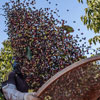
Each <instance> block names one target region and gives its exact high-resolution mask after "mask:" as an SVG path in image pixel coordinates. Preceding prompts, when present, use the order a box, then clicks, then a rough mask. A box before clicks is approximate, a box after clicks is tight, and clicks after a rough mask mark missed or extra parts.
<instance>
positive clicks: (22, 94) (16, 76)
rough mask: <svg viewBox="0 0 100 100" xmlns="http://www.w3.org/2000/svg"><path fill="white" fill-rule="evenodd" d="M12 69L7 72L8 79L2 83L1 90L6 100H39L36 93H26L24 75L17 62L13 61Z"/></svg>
mask: <svg viewBox="0 0 100 100" xmlns="http://www.w3.org/2000/svg"><path fill="white" fill-rule="evenodd" d="M13 68H14V70H13V71H12V72H11V73H10V74H9V76H8V80H7V81H5V82H3V83H2V92H3V94H4V96H5V99H6V100H40V99H39V98H37V96H36V93H35V92H33V93H28V85H27V83H26V82H25V78H26V76H24V75H22V73H21V72H20V68H19V64H18V63H17V62H16V61H15V62H14V64H13Z"/></svg>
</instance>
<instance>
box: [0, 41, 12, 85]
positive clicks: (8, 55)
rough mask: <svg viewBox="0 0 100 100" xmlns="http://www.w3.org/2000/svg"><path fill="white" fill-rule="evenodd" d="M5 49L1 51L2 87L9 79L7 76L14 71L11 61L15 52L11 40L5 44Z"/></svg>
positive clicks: (0, 80)
mask: <svg viewBox="0 0 100 100" xmlns="http://www.w3.org/2000/svg"><path fill="white" fill-rule="evenodd" d="M3 46H4V47H3V48H1V51H0V86H1V82H2V81H4V80H5V79H6V78H7V77H6V76H7V74H8V73H9V72H10V71H11V70H12V67H11V66H12V65H11V60H12V56H13V51H12V49H11V43H10V41H9V40H6V41H4V42H3Z"/></svg>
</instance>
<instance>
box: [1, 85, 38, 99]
mask: <svg viewBox="0 0 100 100" xmlns="http://www.w3.org/2000/svg"><path fill="white" fill-rule="evenodd" d="M2 90H3V93H4V96H5V98H6V99H7V100H40V99H39V98H37V97H36V95H35V94H34V92H33V93H23V92H20V91H18V90H17V89H16V86H15V85H13V84H7V85H6V86H4V87H2Z"/></svg>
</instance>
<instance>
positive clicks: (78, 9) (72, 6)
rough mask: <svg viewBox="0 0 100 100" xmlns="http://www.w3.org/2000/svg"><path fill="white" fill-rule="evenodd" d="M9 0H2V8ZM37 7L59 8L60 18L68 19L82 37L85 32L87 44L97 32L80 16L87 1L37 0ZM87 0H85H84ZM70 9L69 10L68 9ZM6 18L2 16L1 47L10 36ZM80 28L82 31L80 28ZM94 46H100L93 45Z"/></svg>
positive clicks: (0, 24) (0, 21)
mask: <svg viewBox="0 0 100 100" xmlns="http://www.w3.org/2000/svg"><path fill="white" fill-rule="evenodd" d="M7 1H9V0H0V8H1V7H2V5H3V4H4V3H5V2H7ZM36 1H37V3H36V7H37V8H41V7H42V8H43V7H44V8H45V7H50V8H51V9H53V10H54V9H56V8H58V9H59V15H60V19H64V20H67V22H68V23H67V25H70V26H72V27H73V28H74V30H75V32H74V33H73V35H75V34H79V36H80V37H81V35H80V34H81V33H82V32H83V33H84V35H85V36H86V37H87V40H86V42H87V44H88V39H89V38H91V37H93V36H94V35H95V34H94V32H93V31H89V30H87V28H86V26H84V25H83V23H82V22H81V19H80V17H81V16H82V15H84V13H85V12H84V9H85V8H86V7H87V5H86V2H84V4H80V3H78V1H77V0H49V1H51V4H49V3H48V2H47V1H46V0H36ZM84 1H85V0H84ZM56 3H57V4H58V6H55V4H56ZM67 9H69V11H67ZM0 13H3V11H2V10H1V9H0ZM4 21H5V18H4V17H3V16H0V48H2V47H3V46H2V42H3V41H4V40H6V39H7V38H8V36H7V34H6V33H5V32H4V29H5V28H6V26H5V23H4ZM73 21H76V23H73ZM79 28H80V31H78V29H79ZM93 47H94V48H96V47H99V45H98V44H97V46H95V45H93Z"/></svg>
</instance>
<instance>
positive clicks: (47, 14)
mask: <svg viewBox="0 0 100 100" xmlns="http://www.w3.org/2000/svg"><path fill="white" fill-rule="evenodd" d="M34 3H35V1H30V3H29V2H26V1H25V0H24V1H23V2H22V3H21V2H20V0H16V1H11V2H9V3H6V4H5V5H4V6H3V7H4V11H5V15H6V16H5V17H6V25H7V26H8V29H7V34H8V36H9V39H10V42H11V46H12V49H13V54H14V56H15V57H16V58H17V60H18V62H19V63H20V69H21V72H22V73H24V74H26V75H27V76H30V78H31V81H30V82H28V84H29V86H30V87H31V88H33V89H34V90H37V89H38V88H39V87H40V86H41V85H43V83H44V82H45V81H47V80H48V79H49V78H50V77H51V76H53V75H54V74H55V73H56V72H58V71H59V70H61V69H63V68H65V67H66V66H68V65H70V64H72V63H74V62H76V61H78V60H80V59H82V58H83V54H84V52H85V51H84V50H83V49H82V48H80V46H79V44H78V41H77V39H75V38H74V37H73V36H72V35H71V34H70V32H73V31H74V30H73V28H72V27H70V26H68V25H66V23H65V21H64V20H62V21H59V20H58V19H55V18H54V14H57V12H54V13H53V10H51V11H50V9H49V8H45V9H42V8H41V9H36V8H35V6H34ZM30 4H31V6H30Z"/></svg>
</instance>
